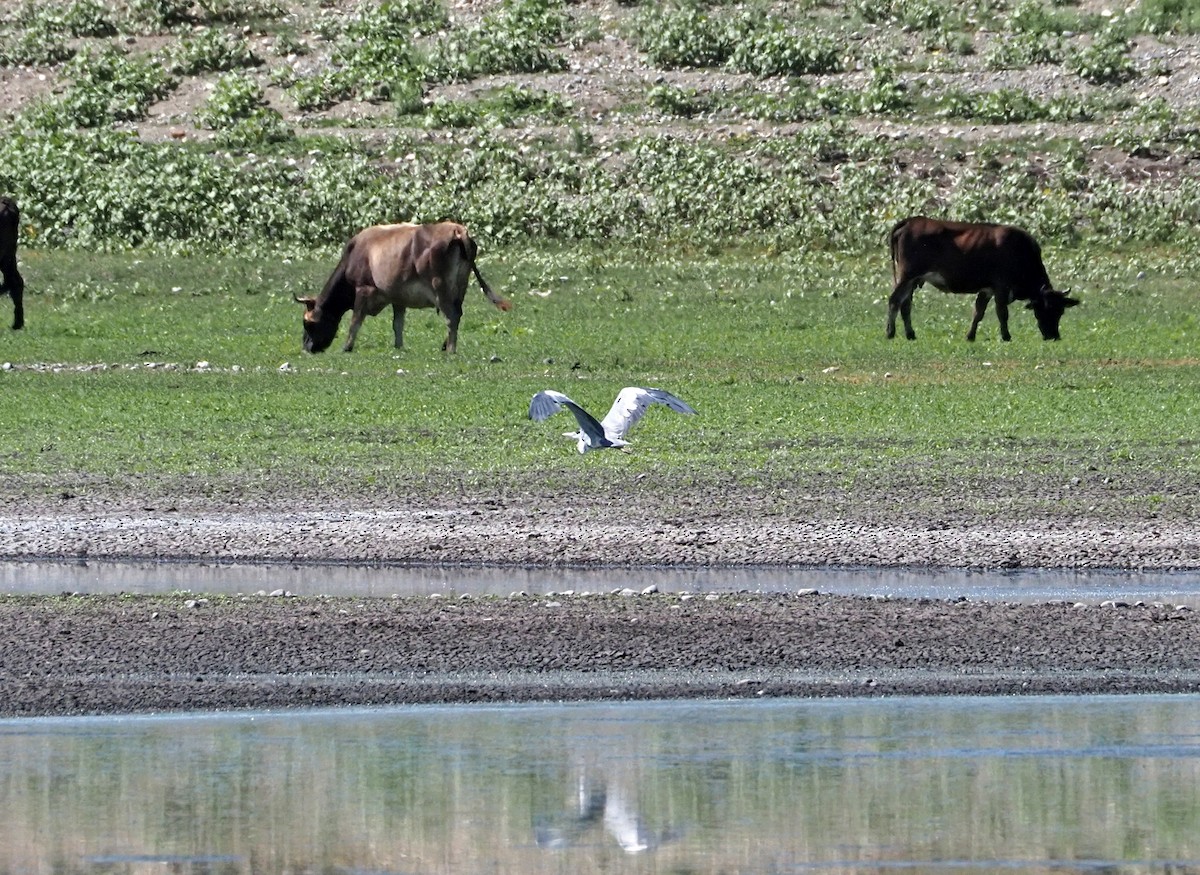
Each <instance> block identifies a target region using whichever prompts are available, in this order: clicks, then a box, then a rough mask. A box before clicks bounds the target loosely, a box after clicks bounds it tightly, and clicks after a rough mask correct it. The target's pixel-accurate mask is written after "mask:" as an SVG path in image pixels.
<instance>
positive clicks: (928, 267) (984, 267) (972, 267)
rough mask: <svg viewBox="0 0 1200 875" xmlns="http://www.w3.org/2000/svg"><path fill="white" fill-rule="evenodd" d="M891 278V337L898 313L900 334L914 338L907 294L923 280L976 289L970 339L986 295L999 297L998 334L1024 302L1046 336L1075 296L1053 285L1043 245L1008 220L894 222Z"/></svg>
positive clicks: (1054, 332) (1052, 335) (946, 288)
mask: <svg viewBox="0 0 1200 875" xmlns="http://www.w3.org/2000/svg"><path fill="white" fill-rule="evenodd" d="M891 250H892V278H893V280H894V281H895V287H894V289H893V290H892V294H891V297H890V298H888V317H887V336H888V338H889V339H890V338H892V337H895V336H896V313H897V311H899V313H900V316H901V318H902V319H903V320H904V336H905V337H907V338H908V339H909V340H915V339H916V337H917V335H916V333H915V332H914V331H913V328H912V318H911V317H912V296H913V292H914V291H915V290H916V289H917V288H919V287H920V285H921V284H922V283H926V282H927V283H929V284H930V285H932V286H934V287H935V288H938V289H941V290H942V291H943V292H953V293H955V294H971V293H974V294H975V314H974V318H973V319H972V320H971V330H970V331H968V332H967V340H974V339H975V331H976V329H977V328H978V327H979V323H980V321H981V320H982V319H983V314H984V313H985V312H986V311H987V305H988V301H989V300H990V299H992V298H995V300H996V317H997V318H998V319H999V320H1000V338H1001V339H1002V340H1011V339H1012V338H1011V337H1010V335H1009V333H1008V305H1009V303H1010V302H1012V301H1026V302H1028V303H1026V305H1025V306H1026V307H1028V308H1029V309H1031V310H1033V313H1034V315H1035V316H1036V317H1037V323H1038V328H1039V329H1040V330H1041V332H1042V338H1043V339H1044V340H1058V339H1059V334H1058V323H1059V320H1061V319H1062V314H1063V312H1064V311H1065V310H1066V309H1067V308H1068V307H1074V306H1075V305H1076V304H1078V303H1079V301H1077V300H1075V299H1074V298H1071V297H1068V296H1067V291H1069V290H1063V291H1057V290H1055V288H1054V287H1053V286H1052V285H1051V283H1050V277H1049V276H1048V275H1047V274H1046V267H1045V265H1044V264H1042V249H1041V247H1040V246H1038V243H1037V241H1036V240H1034V239H1033V237H1031V236H1030V235H1029V233H1028V232H1026V231H1023V230H1021V229H1020V228H1014V227H1013V226H1011V225H993V224H988V223H982V222H980V223H976V222H943V221H940V220H938V219H928V218H926V217H924V216H913V217H910V218H908V219H904V220H903V221H901V222H898V223H897V224H896V226H895V227H894V228H892V234H891Z"/></svg>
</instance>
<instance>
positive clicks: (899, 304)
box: [887, 280, 920, 340]
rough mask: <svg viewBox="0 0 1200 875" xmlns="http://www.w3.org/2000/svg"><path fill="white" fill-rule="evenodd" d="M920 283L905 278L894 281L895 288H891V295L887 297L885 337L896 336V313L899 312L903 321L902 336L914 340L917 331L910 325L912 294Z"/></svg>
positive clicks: (889, 338)
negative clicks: (901, 280)
mask: <svg viewBox="0 0 1200 875" xmlns="http://www.w3.org/2000/svg"><path fill="white" fill-rule="evenodd" d="M919 285H920V281H919V280H905V281H903V282H900V283H896V288H895V289H893V290H892V294H891V297H889V298H888V317H887V338H888V340H891V339H892V338H893V337H895V336H896V313H897V312H898V313H899V314H900V318H901V319H902V320H903V321H904V336H905V337H906V338H908V339H909V340H916V339H917V333H916V332H915V331H913V327H912V296H913V292H914V291H915V290H916V288H917V286H919Z"/></svg>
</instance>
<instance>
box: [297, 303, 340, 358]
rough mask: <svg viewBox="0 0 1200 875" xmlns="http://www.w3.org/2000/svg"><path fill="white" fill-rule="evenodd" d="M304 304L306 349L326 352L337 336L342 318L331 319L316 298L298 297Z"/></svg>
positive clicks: (306, 350)
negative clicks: (319, 305)
mask: <svg viewBox="0 0 1200 875" xmlns="http://www.w3.org/2000/svg"><path fill="white" fill-rule="evenodd" d="M292 297H293V298H294V299H295V301H296V302H297V303H299V304H303V305H304V351H305V352H324V351H325V350H327V349H329V345H330V344H331V343H333V338H334V337H336V336H337V330H338V323H339V322H340V321H341V320H340V319H331V318H329V317H328V316H327V314H326V313H325V312H323V311H322V310H321V308H319V307H317V299H316V298H297V297H296V296H295V295H293V296H292Z"/></svg>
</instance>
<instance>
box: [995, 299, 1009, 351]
mask: <svg viewBox="0 0 1200 875" xmlns="http://www.w3.org/2000/svg"><path fill="white" fill-rule="evenodd" d="M1008 299H1009V295H1008V293H1007V292H1003V291H1001V292H996V318H997V319H999V320H1000V339H1001V340H1012V335H1010V334H1009V333H1008Z"/></svg>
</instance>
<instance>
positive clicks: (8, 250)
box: [0, 196, 25, 331]
mask: <svg viewBox="0 0 1200 875" xmlns="http://www.w3.org/2000/svg"><path fill="white" fill-rule="evenodd" d="M20 223H21V211H20V210H18V209H17V202H16V201H15V200H13V199H12V198H10V197H3V196H0V276H2V277H3V279H4V283H3V284H2V285H0V294H3V293H4V292H8V294H9V297H11V298H12V302H13V325H12V327H13V330H14V331H15V330H16V329H18V328H24V327H25V280H24V279H22V278H21V272H20V271H19V270H17V227H18V225H20Z"/></svg>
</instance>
